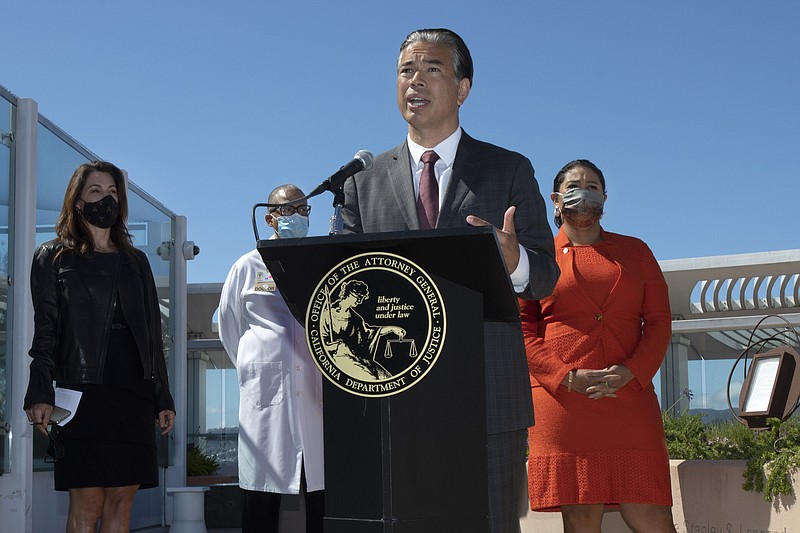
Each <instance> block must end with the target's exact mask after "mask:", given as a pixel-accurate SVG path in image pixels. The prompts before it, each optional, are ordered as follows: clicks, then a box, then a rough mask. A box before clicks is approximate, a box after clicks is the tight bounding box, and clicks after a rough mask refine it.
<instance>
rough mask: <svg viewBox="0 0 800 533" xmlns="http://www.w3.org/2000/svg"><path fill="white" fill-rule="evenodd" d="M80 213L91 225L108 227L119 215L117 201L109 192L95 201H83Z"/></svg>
mask: <svg viewBox="0 0 800 533" xmlns="http://www.w3.org/2000/svg"><path fill="white" fill-rule="evenodd" d="M81 215H83V219H84V220H85V221H86V222H88V223H89V224H91V225H92V226H97V227H98V228H110V227H111V226H113V225H114V223H115V222H116V221H117V217H118V216H119V203H118V202H117V201H116V200H114V197H113V196H111V195H110V194H109V195H108V196H106V197H105V198H103V199H102V200H99V201H97V202H85V203H84V204H83V209H81Z"/></svg>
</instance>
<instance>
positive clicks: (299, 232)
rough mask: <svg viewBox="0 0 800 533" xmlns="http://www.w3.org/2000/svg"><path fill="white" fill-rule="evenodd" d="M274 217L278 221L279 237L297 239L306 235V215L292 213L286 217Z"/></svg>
mask: <svg viewBox="0 0 800 533" xmlns="http://www.w3.org/2000/svg"><path fill="white" fill-rule="evenodd" d="M273 216H274V215H273ZM275 218H276V220H277V221H278V237H280V238H281V239H297V238H300V237H305V236H306V235H308V217H304V216H303V215H301V214H299V213H294V214H291V215H289V216H288V217H275Z"/></svg>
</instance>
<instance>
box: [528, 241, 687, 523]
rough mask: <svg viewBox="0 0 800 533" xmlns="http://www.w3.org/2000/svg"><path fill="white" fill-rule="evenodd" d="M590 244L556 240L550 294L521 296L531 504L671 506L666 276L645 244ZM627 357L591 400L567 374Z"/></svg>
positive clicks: (542, 507)
mask: <svg viewBox="0 0 800 533" xmlns="http://www.w3.org/2000/svg"><path fill="white" fill-rule="evenodd" d="M602 235H603V241H602V242H600V243H599V244H597V245H593V246H576V247H573V246H572V245H571V244H570V242H569V239H568V238H567V236H566V235H565V234H564V231H563V230H561V231H560V232H559V234H558V235H557V236H556V238H555V249H556V260H557V262H558V266H559V267H560V268H561V277H560V278H559V280H558V283H557V285H556V288H555V290H554V291H553V294H552V295H551V296H549V297H547V298H544V299H542V300H541V301H539V302H536V301H522V300H521V301H520V306H521V311H522V327H523V331H524V333H525V347H526V351H527V355H528V368H529V371H530V377H531V387H532V393H533V404H534V409H535V415H536V425H534V426H533V427H532V428H530V430H529V443H530V455H529V460H528V493H529V496H530V503H531V509H533V510H536V511H558V510H559V509H560V506H561V505H571V504H605V505H607V506H610V507H616V506H618V504H619V503H649V504H657V505H665V506H670V505H672V493H671V488H670V478H669V456H668V453H667V446H666V441H665V440H664V428H663V425H662V422H661V409H660V407H659V405H658V399H657V397H656V394H655V390H654V389H653V384H652V379H653V376H654V375H655V373H656V372H657V371H658V368H659V366H660V365H661V362H662V360H663V359H664V355H665V353H666V350H667V347H668V345H669V341H670V336H671V326H672V317H671V314H670V309H669V293H668V289H667V284H666V282H665V281H664V276H663V275H662V273H661V269H660V268H659V266H658V263H657V262H656V260H655V257H653V254H652V252H651V251H650V249H649V248H648V247H647V245H646V244H645V243H643V242H642V241H640V240H639V239H636V238H633V237H627V236H624V235H617V234H614V233H607V232H603V234H602ZM613 364H623V365H625V366H626V367H628V368H629V369H630V370H631V372H632V373H633V374H634V378H633V379H632V380H631V381H630V382H629V383H628V384H627V385H625V386H624V387H622V388H621V389H620V390H619V391H618V392H617V393H616V394H617V397H616V398H601V399H599V400H591V399H589V397H588V396H586V395H584V394H580V393H578V392H568V390H567V388H566V387H564V386H563V385H561V381H562V380H563V379H564V377H565V376H566V375H567V374H568V373H569V371H570V370H572V369H579V368H589V369H602V368H606V367H608V366H610V365H613Z"/></svg>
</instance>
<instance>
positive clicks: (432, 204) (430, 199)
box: [417, 150, 439, 229]
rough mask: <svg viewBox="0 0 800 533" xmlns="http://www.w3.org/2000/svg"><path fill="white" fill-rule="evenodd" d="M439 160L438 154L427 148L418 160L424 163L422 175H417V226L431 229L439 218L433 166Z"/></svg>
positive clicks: (437, 189) (437, 194)
mask: <svg viewBox="0 0 800 533" xmlns="http://www.w3.org/2000/svg"><path fill="white" fill-rule="evenodd" d="M438 160H439V155H438V154H437V153H436V152H434V151H433V150H428V151H427V152H425V153H424V154H422V157H421V158H420V161H422V163H423V164H424V166H423V167H422V175H421V176H420V177H419V198H418V199H417V216H418V217H419V227H420V228H422V229H433V228H435V227H436V219H438V218H439V183H438V182H437V181H436V171H435V170H434V166H435V165H436V161H438Z"/></svg>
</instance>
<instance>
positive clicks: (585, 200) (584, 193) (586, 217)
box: [557, 187, 605, 228]
mask: <svg viewBox="0 0 800 533" xmlns="http://www.w3.org/2000/svg"><path fill="white" fill-rule="evenodd" d="M557 194H559V195H561V216H563V217H564V218H566V219H567V220H569V223H570V224H571V225H572V226H575V227H578V228H588V227H590V226H592V225H593V224H595V223H596V222H597V221H599V220H600V219H601V218H602V217H603V204H604V203H605V198H603V194H602V193H600V192H597V191H595V190H593V189H580V188H577V187H576V188H574V189H569V190H568V191H566V192H564V193H557Z"/></svg>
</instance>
